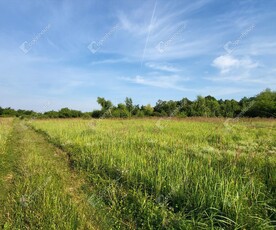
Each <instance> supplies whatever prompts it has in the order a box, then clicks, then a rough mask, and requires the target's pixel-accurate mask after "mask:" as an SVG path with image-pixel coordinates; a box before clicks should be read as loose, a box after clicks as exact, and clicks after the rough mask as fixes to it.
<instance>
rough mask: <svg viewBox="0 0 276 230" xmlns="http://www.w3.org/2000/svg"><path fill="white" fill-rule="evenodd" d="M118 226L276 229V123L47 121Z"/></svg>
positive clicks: (45, 126)
mask: <svg viewBox="0 0 276 230" xmlns="http://www.w3.org/2000/svg"><path fill="white" fill-rule="evenodd" d="M31 125H32V127H34V128H35V129H36V130H39V131H40V132H43V133H44V134H46V135H47V136H48V138H49V140H50V141H52V142H53V143H54V144H56V145H57V146H60V147H61V148H62V149H63V150H65V151H66V152H68V154H69V158H70V163H71V165H72V167H74V168H75V169H77V170H79V171H83V172H86V174H87V177H88V178H89V179H90V182H91V184H93V186H94V187H95V188H94V193H95V194H92V201H91V202H92V204H95V206H102V207H103V208H107V212H108V213H109V215H111V216H112V217H113V218H114V219H115V220H118V222H116V224H115V225H114V226H121V227H126V228H145V229H155V228H160V229H161V228H171V229H177V228H178V229H185V228H186V229H201V228H202V229H206V228H210V229H216V228H218V229H219V228H221V229H222V228H227V229H228V228H229V229H252V228H256V229H273V224H275V222H273V221H275V186H276V167H275V166H276V157H275V153H276V132H275V123H274V122H272V121H262V120H261V121H260V120H251V121H250V120H247V121H245V120H240V121H239V122H237V121H234V120H227V121H226V122H225V120H219V119H213V120H204V119H201V120H200V119H199V120H196V119H187V120H170V119H147V120H146V119H145V120H143V119H141V120H103V119H102V120H88V121H85V120H64V121H60V120H45V121H34V122H32V123H31Z"/></svg>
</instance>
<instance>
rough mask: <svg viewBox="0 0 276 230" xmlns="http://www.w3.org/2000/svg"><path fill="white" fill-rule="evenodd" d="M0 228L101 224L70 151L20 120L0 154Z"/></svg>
mask: <svg viewBox="0 0 276 230" xmlns="http://www.w3.org/2000/svg"><path fill="white" fill-rule="evenodd" d="M0 166H1V169H0V177H1V181H2V188H1V196H0V202H1V203H0V204H1V207H0V213H1V214H0V228H3V229H98V228H97V227H95V226H98V224H96V223H99V222H100V220H99V217H98V216H97V214H96V212H95V210H93V207H92V206H91V205H90V204H89V202H88V197H89V189H91V188H87V186H85V183H84V177H82V176H81V175H79V174H76V173H75V172H73V171H72V170H71V169H70V168H69V166H68V160H67V157H66V154H65V153H64V152H62V151H61V150H59V149H57V148H56V147H54V146H53V145H51V144H50V143H48V142H47V141H46V140H45V139H44V137H43V136H41V135H39V134H37V133H36V132H35V131H33V130H31V129H30V128H28V127H27V126H25V125H24V123H22V122H20V121H15V122H14V127H13V131H12V135H11V137H10V138H9V140H8V142H7V151H6V153H5V154H2V156H0Z"/></svg>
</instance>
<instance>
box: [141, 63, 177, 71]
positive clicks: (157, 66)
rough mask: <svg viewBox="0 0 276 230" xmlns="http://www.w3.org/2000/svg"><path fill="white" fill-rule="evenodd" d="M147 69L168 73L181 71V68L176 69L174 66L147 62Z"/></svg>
mask: <svg viewBox="0 0 276 230" xmlns="http://www.w3.org/2000/svg"><path fill="white" fill-rule="evenodd" d="M145 65H146V66H147V67H149V68H151V69H155V70H162V71H167V72H179V71H181V70H180V69H179V68H176V67H174V66H173V65H170V64H166V63H153V62H147V63H146V64H145Z"/></svg>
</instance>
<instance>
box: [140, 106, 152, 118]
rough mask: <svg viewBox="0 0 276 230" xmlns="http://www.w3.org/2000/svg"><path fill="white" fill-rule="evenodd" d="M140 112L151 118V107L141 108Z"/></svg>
mask: <svg viewBox="0 0 276 230" xmlns="http://www.w3.org/2000/svg"><path fill="white" fill-rule="evenodd" d="M141 111H142V112H143V113H144V115H145V116H152V115H153V111H154V109H153V108H152V107H151V105H150V104H147V105H146V106H142V107H141Z"/></svg>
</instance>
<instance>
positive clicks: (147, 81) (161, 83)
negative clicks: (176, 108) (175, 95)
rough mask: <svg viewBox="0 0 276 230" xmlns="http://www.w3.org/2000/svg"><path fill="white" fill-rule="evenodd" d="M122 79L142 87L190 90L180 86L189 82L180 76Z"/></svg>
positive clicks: (138, 76)
mask: <svg viewBox="0 0 276 230" xmlns="http://www.w3.org/2000/svg"><path fill="white" fill-rule="evenodd" d="M120 79H122V80H125V81H129V82H132V83H135V84H140V85H147V86H153V87H159V88H164V89H175V90H181V91H185V90H188V89H187V88H185V87H181V86H180V85H181V84H183V82H184V81H188V80H189V79H188V78H183V77H180V76H178V75H168V76H146V77H145V76H140V75H137V76H136V77H134V78H128V77H122V78H120Z"/></svg>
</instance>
